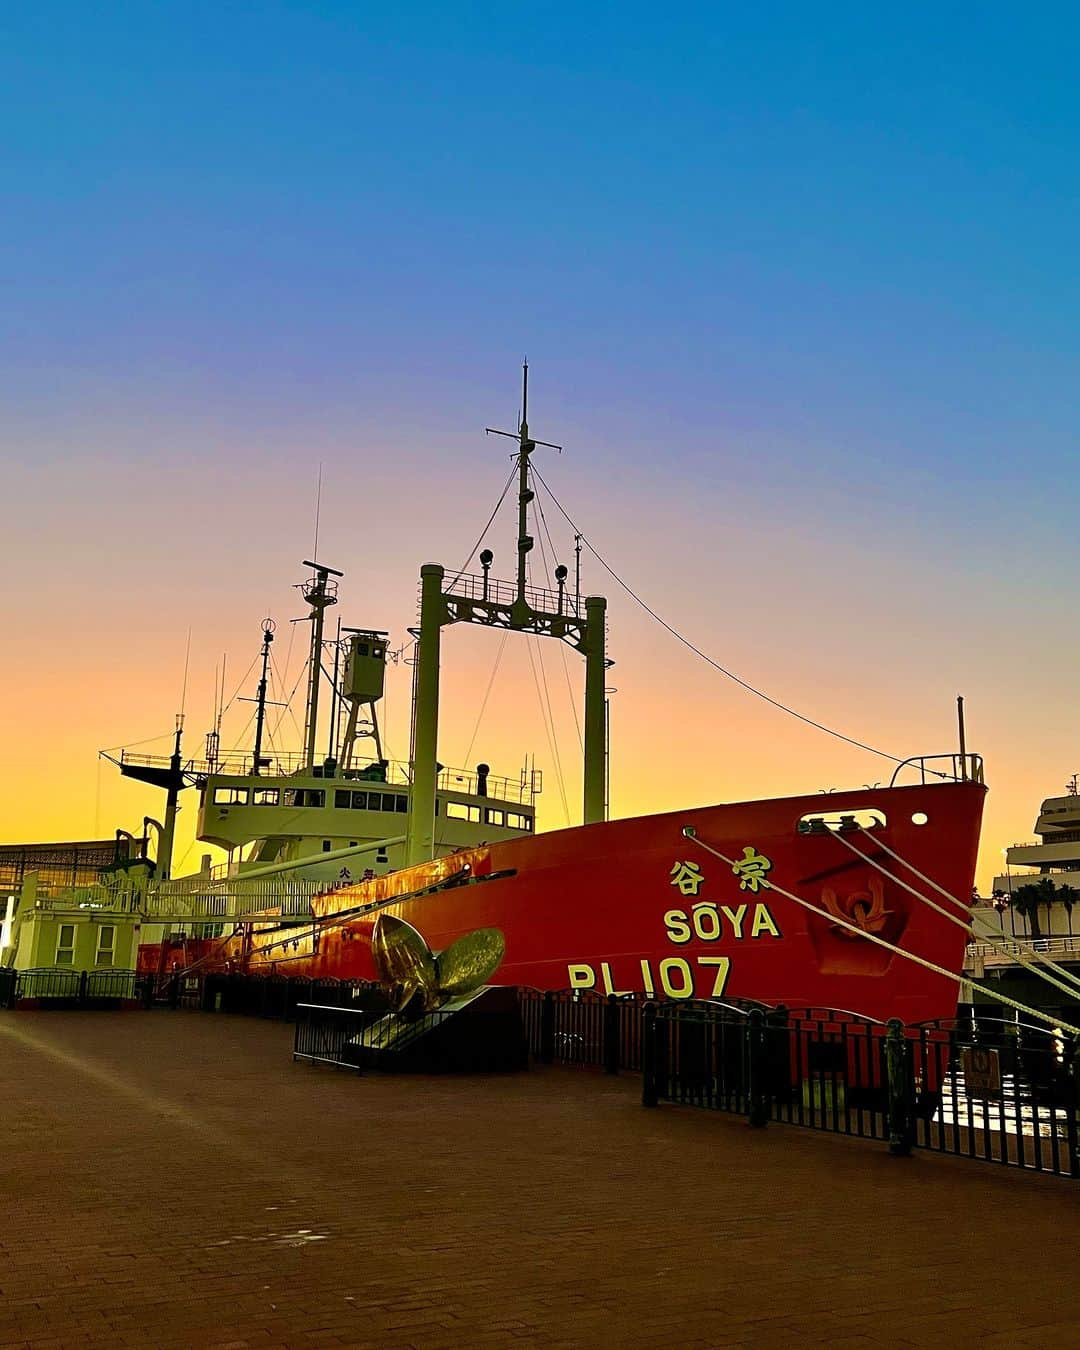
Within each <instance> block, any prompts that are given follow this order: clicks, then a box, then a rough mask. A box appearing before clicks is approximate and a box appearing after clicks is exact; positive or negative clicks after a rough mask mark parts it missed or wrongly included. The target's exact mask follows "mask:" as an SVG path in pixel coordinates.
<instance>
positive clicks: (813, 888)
mask: <svg viewBox="0 0 1080 1350" xmlns="http://www.w3.org/2000/svg"><path fill="white" fill-rule="evenodd" d="M985 792H986V789H985V788H984V787H983V786H982V785H981V784H978V783H973V782H957V783H946V784H937V785H933V786H915V787H898V788H886V789H873V790H863V791H857V792H846V793H833V794H828V795H820V794H819V795H814V796H809V797H791V798H783V799H774V800H768V801H756V802H744V803H738V804H733V805H724V806H708V807H701V808H697V809H691V810H682V811H675V812H671V813H669V814H665V815H654V816H644V817H640V818H636V819H630V820H618V821H610V822H607V823H604V824H597V825H589V826H582V827H577V828H572V829H566V830H560V831H556V832H554V833H551V834H543V835H538V836H529V837H525V838H521V839H515V840H510V841H507V842H503V843H498V844H492V845H490V846H484V847H480V848H475V849H468V850H464V851H462V852H459V853H456V854H453V855H451V856H449V857H446V858H441V859H438V860H436V861H434V862H431V863H428V864H423V865H421V866H418V867H412V868H405V869H403V870H401V871H398V872H394V873H391V874H390V875H388V876H385V877H380V878H376V879H374V880H371V881H367V882H362V883H360V884H356V885H348V886H345V887H342V888H341V889H337V890H333V891H330V892H328V893H327V894H325V895H322V896H318V897H316V899H315V900H314V901H313V902H312V917H311V919H309V920H297V919H295V918H279V917H278V916H276V915H274V914H272V913H269V912H268V913H267V915H266V919H265V921H263V920H258V921H256V922H255V923H253V924H250V925H245V926H244V928H243V929H242V930H241V931H238V932H237V933H236V934H235V935H234V936H232V937H230V938H228V939H226V940H224V941H223V942H221V943H220V944H218V945H217V947H216V949H215V952H214V954H213V955H212V956H211V957H210V958H209V959H206V958H204V959H203V961H201V962H200V966H201V968H202V969H204V970H207V969H228V970H240V971H246V972H248V973H252V974H280V975H302V976H310V977H313V978H324V977H334V978H340V979H348V978H353V979H375V978H376V970H375V966H374V963H373V959H372V950H371V933H372V928H373V926H374V924H375V922H376V921H377V919H378V917H379V916H380V915H381V914H387V913H389V914H392V915H395V916H397V917H398V918H401V919H404V920H406V921H407V922H408V923H410V924H411V925H412V926H413V927H415V928H416V929H417V930H418V931H419V932H420V933H421V934H422V935H423V937H424V938H425V939H426V940H427V943H428V945H429V947H430V948H431V949H432V950H433V951H434V952H439V951H442V950H444V949H446V948H447V947H449V946H450V944H451V943H452V942H454V940H455V939H457V938H458V937H460V936H462V935H463V934H465V933H468V932H472V931H474V930H476V929H492V928H493V929H497V930H499V932H501V934H502V935H503V938H504V940H505V955H504V957H503V959H502V962H501V964H500V966H499V968H498V970H497V971H496V973H495V974H494V975H493V976H492V977H491V980H492V982H493V983H498V984H505V985H523V986H531V987H534V988H538V989H566V988H579V989H596V990H598V991H600V992H608V993H611V992H624V991H639V992H643V993H645V994H650V995H655V996H656V997H667V998H712V997H724V998H744V999H755V1000H758V1001H760V1002H763V1003H767V1004H780V1003H783V1004H785V1005H787V1006H788V1007H791V1008H801V1007H818V1008H835V1009H841V1010H844V1011H846V1012H852V1013H858V1014H860V1015H862V1016H867V1017H873V1018H878V1019H881V1020H884V1019H887V1018H890V1017H899V1018H901V1019H902V1020H903V1021H905V1022H918V1021H922V1020H926V1019H931V1018H938V1017H948V1016H951V1015H952V1014H953V1013H954V1012H955V1009H956V1002H957V993H958V986H957V981H956V979H955V978H950V976H949V975H946V974H938V973H935V972H933V971H930V970H927V969H926V968H925V967H923V966H920V965H919V964H917V963H916V962H914V961H911V960H909V959H907V958H906V957H905V956H903V955H901V954H899V953H897V952H893V951H889V950H887V949H885V948H883V947H881V946H879V945H876V944H874V943H872V942H869V941H867V940H865V939H864V938H863V937H861V936H858V935H856V934H853V933H851V932H850V931H847V930H845V929H843V928H842V927H841V926H840V925H839V924H837V923H835V922H834V921H833V919H832V918H830V917H825V916H824V915H821V914H817V913H811V912H809V911H807V910H806V909H804V908H802V907H801V906H799V905H797V904H795V903H794V902H793V901H791V900H790V899H788V898H785V897H784V896H783V895H781V894H780V893H779V892H778V891H777V890H774V889H772V887H771V885H770V884H769V883H775V885H776V886H779V887H782V888H783V889H784V890H786V891H789V892H791V893H792V894H794V895H797V896H799V897H801V898H802V899H804V900H805V901H807V902H808V903H809V904H811V905H813V906H815V907H816V908H818V909H823V910H826V911H827V912H828V913H829V914H830V915H834V916H837V917H841V918H845V919H847V921H848V922H851V923H854V924H855V926H856V927H858V928H860V929H862V930H864V931H867V932H872V933H875V934H876V935H877V936H878V937H880V938H882V939H883V940H884V941H886V942H889V943H891V944H893V945H895V946H897V947H899V948H900V949H901V950H902V951H903V952H906V953H911V954H913V955H916V956H918V957H921V958H922V959H923V960H926V961H929V962H931V963H933V964H934V965H936V966H939V967H941V968H942V969H943V970H944V971H947V972H951V974H952V976H954V977H955V976H958V975H959V972H960V970H961V966H962V963H963V958H964V948H965V945H966V942H967V936H966V934H965V931H964V929H963V928H962V927H959V926H957V925H955V924H952V923H949V922H948V921H947V920H946V919H944V918H943V917H942V916H941V915H940V914H938V913H935V912H934V910H932V909H931V908H930V907H929V906H927V905H924V904H922V903H921V902H920V901H919V900H918V899H917V898H915V897H914V896H912V895H910V894H909V893H908V892H907V891H905V890H904V889H903V888H902V887H901V886H900V885H898V884H897V881H896V880H895V879H892V878H899V879H900V880H902V881H904V882H906V883H907V884H908V885H911V886H914V887H915V888H916V889H917V890H920V891H921V893H922V894H924V895H928V896H929V898H930V899H932V900H934V902H935V903H937V904H939V905H944V906H945V908H947V909H952V908H954V907H952V906H949V905H948V902H946V901H943V900H942V899H941V897H940V896H939V895H936V894H935V893H934V892H933V891H932V890H931V889H930V888H929V887H928V886H927V885H926V884H925V883H924V882H921V881H919V880H918V878H917V877H916V876H915V875H914V873H912V872H910V871H909V870H907V869H906V868H904V867H902V866H901V865H900V864H899V863H897V862H896V861H895V860H894V859H892V858H890V857H889V856H888V855H887V854H886V853H885V852H884V850H882V849H878V848H877V847H876V845H877V843H878V841H880V842H881V843H883V844H885V845H887V846H888V848H889V849H891V850H892V851H893V852H894V853H896V854H898V855H899V856H900V857H902V858H904V859H905V860H907V861H908V862H909V863H911V864H912V865H913V866H914V867H916V868H918V869H919V871H920V872H922V873H924V874H925V875H926V876H928V877H930V878H932V879H933V880H934V881H935V882H937V884H938V885H939V886H941V887H943V888H944V889H945V890H946V891H947V892H948V893H949V894H950V895H951V896H954V897H956V898H957V899H958V900H960V901H961V903H966V901H967V898H968V897H969V896H970V895H971V892H972V886H973V882H974V874H975V862H976V853H977V849H978V841H979V828H980V823H981V818H982V810H983V802H984V798H985ZM868 811H876V812H877V813H879V815H880V816H882V817H884V823H883V824H881V825H879V826H877V827H876V828H874V829H873V830H871V831H870V832H869V833H868V834H867V833H861V832H860V831H859V830H857V829H854V830H850V831H849V832H846V833H845V834H843V835H841V836H840V837H838V836H837V834H836V833H835V832H834V831H832V830H823V831H821V832H817V833H807V832H803V831H800V828H799V826H800V821H801V820H803V819H804V817H807V816H810V815H813V814H823V813H828V814H829V815H830V816H839V815H840V814H851V813H864V812H868ZM860 818H861V819H864V818H865V817H862V816H860ZM920 821H922V822H923V823H917V822H920ZM687 826H690V827H692V828H693V830H694V832H695V833H696V838H697V840H700V841H701V843H702V844H708V845H709V846H710V847H711V848H713V849H715V850H716V851H717V852H719V853H722V854H724V855H726V857H728V858H730V859H732V860H738V861H741V860H743V859H749V860H750V861H749V864H748V865H747V866H745V867H744V868H743V869H742V870H741V871H740V872H738V873H736V872H735V871H734V870H733V868H732V867H731V866H729V865H728V864H727V863H725V862H724V861H722V860H721V859H719V858H717V857H716V856H714V855H713V854H711V853H709V852H708V851H706V850H705V849H704V848H703V847H701V844H699V843H698V842H697V841H696V840H695V839H691V838H688V837H687V836H686V835H685V834H684V828H685V827H687ZM842 838H848V839H850V840H851V842H852V843H853V844H854V846H855V847H856V848H858V849H859V850H861V852H862V853H864V854H867V855H868V856H869V857H872V858H874V860H875V861H877V862H879V863H880V865H881V866H883V867H885V868H886V870H887V871H888V872H889V873H890V874H891V877H887V876H883V875H882V874H881V872H879V871H878V870H877V869H876V868H874V867H873V866H871V865H870V863H869V862H864V861H863V860H862V859H860V858H859V857H856V856H855V855H854V854H853V853H852V852H851V851H850V850H849V849H848V848H847V847H845V846H844V844H843V843H842V842H841V839H842ZM763 862H764V863H766V864H768V866H767V867H764V866H763ZM956 913H957V914H958V915H960V914H961V911H960V910H959V909H956Z"/></svg>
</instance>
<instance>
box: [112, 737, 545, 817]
mask: <svg viewBox="0 0 1080 1350" xmlns="http://www.w3.org/2000/svg"><path fill="white" fill-rule="evenodd" d="M268 758H269V763H268V764H267V765H266V766H265V767H264V768H263V769H262V771H261V772H260V773H259V774H258V775H255V774H253V773H252V756H251V754H250V753H248V752H246V751H240V750H227V751H225V752H224V753H222V754H221V755H218V756H217V758H216V759H214V760H213V761H211V760H206V759H187V760H185V761H184V762H183V764H182V766H181V767H182V768H183V771H184V772H185V773H187V774H191V775H193V776H194V777H197V778H209V777H212V776H223V777H226V778H249V779H253V780H254V779H255V778H258V779H262V780H273V779H277V778H303V779H305V780H306V781H315V780H318V783H319V786H320V787H324V786H325V787H326V788H327V789H332V788H334V787H340V788H357V789H363V788H373V789H374V790H375V791H378V789H379V786H380V785H381V784H383V783H385V784H386V786H387V787H409V786H410V785H411V783H412V774H411V771H410V768H409V765H408V764H407V763H405V762H404V761H401V760H388V761H387V762H386V769H385V776H384V777H374V776H372V774H371V770H372V765H371V764H357V765H355V766H354V767H352V768H350V769H343V768H342V767H341V765H340V764H338V765H335V766H334V769H333V772H332V773H328V772H327V771H326V769H325V766H324V765H323V764H321V763H320V764H316V765H315V768H314V771H313V770H312V769H311V768H309V767H308V764H307V761H306V759H305V758H304V756H303V755H302V754H300V753H299V752H294V751H286V752H283V753H281V754H278V753H274V752H271V753H270V754H269V756H268ZM169 762H170V761H169V757H168V755H129V754H128V753H127V752H126V751H121V752H120V763H121V765H123V764H134V765H139V766H142V767H161V768H166V767H168V765H169ZM479 786H480V784H479V781H478V778H477V775H476V773H475V772H474V771H472V770H469V769H448V768H444V769H442V770H441V771H440V773H439V778H438V788H439V791H440V792H449V793H462V794H464V795H467V796H476V795H478V794H477V788H478V787H479ZM484 795H485V796H487V797H490V798H491V799H492V801H494V802H514V803H519V804H520V803H524V804H526V805H530V804H531V803H532V801H533V798H534V796H535V792H534V790H533V787H532V782H531V779H514V778H504V777H501V776H499V775H497V774H488V775H487V782H486V792H485V794H484Z"/></svg>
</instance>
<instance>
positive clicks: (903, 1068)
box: [885, 1017, 915, 1158]
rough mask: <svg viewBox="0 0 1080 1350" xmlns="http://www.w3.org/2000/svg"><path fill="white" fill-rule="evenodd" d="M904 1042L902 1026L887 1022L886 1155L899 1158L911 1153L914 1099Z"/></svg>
mask: <svg viewBox="0 0 1080 1350" xmlns="http://www.w3.org/2000/svg"><path fill="white" fill-rule="evenodd" d="M907 1050H908V1047H907V1042H906V1041H905V1039H904V1024H903V1022H901V1021H900V1019H899V1018H898V1017H892V1018H890V1019H889V1023H888V1029H887V1030H886V1033H885V1072H886V1076H887V1078H888V1085H889V1152H890V1153H892V1154H894V1155H895V1156H897V1157H900V1158H906V1157H908V1155H909V1154H910V1153H911V1142H912V1128H911V1125H912V1121H911V1103H912V1101H913V1099H914V1096H915V1084H914V1083H913V1082H912V1081H911V1080H912V1073H911V1069H912V1066H911V1060H910V1057H909V1055H908V1053H907Z"/></svg>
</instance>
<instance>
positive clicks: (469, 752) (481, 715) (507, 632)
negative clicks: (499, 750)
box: [465, 628, 510, 765]
mask: <svg viewBox="0 0 1080 1350" xmlns="http://www.w3.org/2000/svg"><path fill="white" fill-rule="evenodd" d="M509 636H510V630H509V628H507V629H505V630H504V631H503V635H502V639H501V640H500V642H499V650H498V651H497V652H496V653H495V663H494V665H493V666H492V667H491V674H490V676H489V677H488V682H487V688H486V689H485V690H484V697H483V699H482V700H481V703H480V711H479V712H478V713H477V714H476V725H475V726H474V727H473V732H472V735H471V736H470V737H469V748H468V750H466V751H465V764H466V765H468V763H469V761H470V759H471V757H472V752H473V746H474V745H475V744H476V738H477V736H478V735H479V734H480V723H481V722H482V721H483V718H484V711H485V709H486V708H487V705H488V699H489V698H490V697H491V691H492V689H493V688H494V685H495V676H496V675H497V674H498V670H499V662H500V661H501V660H502V655H503V652H504V651H505V650H506V639H507V638H508V637H509Z"/></svg>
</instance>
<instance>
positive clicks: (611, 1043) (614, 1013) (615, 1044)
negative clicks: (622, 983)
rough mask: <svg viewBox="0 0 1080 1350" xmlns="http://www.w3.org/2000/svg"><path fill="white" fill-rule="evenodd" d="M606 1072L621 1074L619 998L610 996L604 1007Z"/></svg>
mask: <svg viewBox="0 0 1080 1350" xmlns="http://www.w3.org/2000/svg"><path fill="white" fill-rule="evenodd" d="M604 1072H605V1073H618V1072H619V998H618V995H617V994H608V1000H607V1003H606V1004H605V1005H604Z"/></svg>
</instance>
